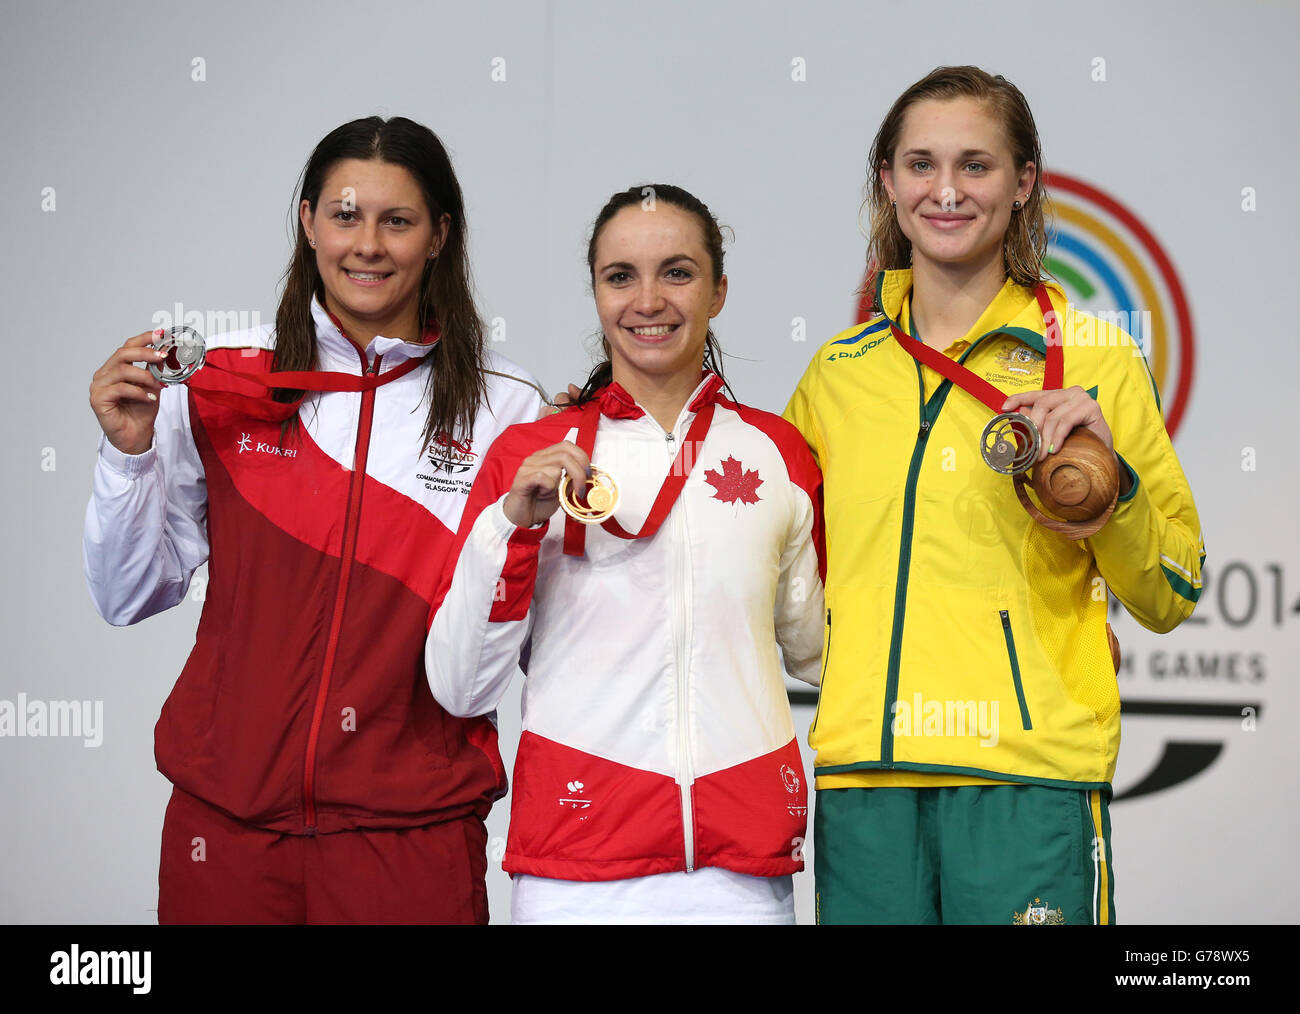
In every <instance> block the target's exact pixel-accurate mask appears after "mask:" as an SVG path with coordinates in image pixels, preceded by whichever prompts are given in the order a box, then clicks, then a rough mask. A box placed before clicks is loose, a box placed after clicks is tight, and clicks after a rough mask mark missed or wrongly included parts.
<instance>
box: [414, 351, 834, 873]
mask: <svg viewBox="0 0 1300 1014" xmlns="http://www.w3.org/2000/svg"><path fill="white" fill-rule="evenodd" d="M720 387H721V381H720V380H719V379H718V378H717V377H716V376H714V375H712V374H708V375H706V377H705V379H704V380H703V382H702V383H701V384H700V386H699V388H697V390H696V391H695V393H694V394H693V395H692V397H691V399H690V400H689V402H688V404H687V406H686V407H685V408H684V409H683V410H682V413H681V415H680V417H679V418H678V420H677V423H676V425H675V426H674V427H673V430H672V432H670V433H667V434H665V432H664V431H663V429H661V428H660V426H659V425H658V423H656V422H655V420H654V419H653V418H652V417H651V416H649V415H648V414H647V413H645V412H644V411H643V410H642V409H641V407H640V406H639V405H637V404H636V403H635V402H634V401H633V400H632V398H631V397H630V396H629V395H628V394H627V393H626V392H625V391H624V390H623V389H622V388H621V387H619V386H618V385H617V384H613V385H610V386H609V387H607V388H605V389H604V392H603V393H602V394H600V395H598V399H599V405H600V409H601V413H602V414H601V417H600V420H599V425H598V429H597V432H596V437H595V444H594V447H593V449H592V455H591V457H592V460H593V462H594V463H595V464H596V465H598V466H600V467H601V468H603V469H607V470H608V471H609V472H611V473H612V474H613V475H614V476H615V477H616V478H617V480H618V488H619V495H620V500H619V505H618V509H617V511H616V514H615V517H616V520H618V521H619V523H620V524H622V526H623V527H624V528H625V529H627V530H628V531H629V532H637V531H639V530H640V528H641V522H642V520H643V519H644V518H646V516H647V514H648V513H649V512H650V508H651V504H652V502H653V501H654V499H655V496H656V494H657V493H658V492H659V489H660V487H661V485H662V484H663V481H664V479H665V476H666V475H667V473H668V472H669V470H670V468H671V467H672V463H673V461H674V459H675V457H676V455H677V453H678V449H679V447H680V446H681V443H682V441H683V439H684V437H685V434H686V433H687V431H688V429H689V428H690V425H691V423H692V422H693V421H694V419H695V415H696V413H697V412H698V411H699V410H700V409H701V408H702V407H703V406H704V405H706V404H707V403H708V402H710V401H712V402H714V403H715V410H714V416H713V421H712V425H711V426H710V428H709V430H708V433H707V435H706V436H705V438H704V440H703V442H702V443H701V444H700V445H699V446H698V447H696V448H695V449H694V450H695V453H694V455H693V457H694V467H693V469H692V470H691V472H690V475H689V479H688V481H687V482H686V485H685V487H684V489H683V490H682V492H681V495H680V497H679V499H678V500H677V502H676V503H675V504H674V505H673V507H672V510H671V511H670V512H669V513H668V515H667V517H666V519H665V520H664V521H663V524H662V526H661V527H660V528H659V530H658V532H657V533H656V534H655V535H654V536H652V537H649V538H645V539H638V540H633V541H628V540H625V539H621V538H617V537H615V536H614V535H611V534H610V533H609V532H607V531H606V530H605V529H604V528H603V527H601V526H598V525H593V526H590V527H589V528H588V529H587V531H586V547H585V548H586V552H585V556H572V555H565V554H564V551H563V549H564V535H565V524H566V521H567V518H566V515H565V514H564V513H563V512H561V511H556V513H555V514H554V515H553V516H552V517H551V518H550V520H549V522H548V523H547V524H546V525H544V526H538V527H536V528H531V529H521V528H516V527H515V526H514V525H513V524H511V523H510V521H509V520H508V519H507V518H506V516H505V511H504V509H503V506H502V505H503V503H504V499H505V497H504V494H505V493H506V492H507V491H508V490H509V488H510V485H511V483H512V481H513V480H514V477H515V474H516V472H517V471H518V468H519V465H520V463H521V462H522V461H523V459H524V458H526V457H527V456H528V455H529V454H532V453H533V452H535V451H537V450H539V449H541V448H543V447H548V446H550V445H552V444H555V443H558V442H560V441H561V440H566V439H567V440H574V439H575V436H576V433H577V429H578V422H579V420H580V418H581V415H582V411H583V410H582V409H568V410H566V411H564V412H561V413H559V414H557V415H553V416H550V417H548V418H546V419H542V420H539V421H537V422H534V423H531V424H525V425H520V426H512V427H511V428H510V429H508V430H507V431H506V432H505V433H504V434H503V435H502V436H501V437H500V438H499V439H498V440H497V442H496V443H495V444H493V445H492V448H491V450H490V451H489V452H488V456H487V460H486V461H485V463H484V466H483V471H482V472H481V473H480V475H479V478H478V479H477V481H476V483H475V486H474V492H473V494H472V495H471V498H470V506H469V507H468V508H467V510H466V513H465V518H464V520H463V521H462V534H463V535H464V536H466V542H465V545H464V547H463V549H462V551H461V554H460V557H459V559H458V561H457V564H456V570H455V573H454V577H453V579H452V582H451V588H450V590H449V591H448V593H447V595H446V597H445V598H444V600H443V604H442V606H441V608H440V609H439V611H438V613H437V615H436V616H435V618H434V622H433V626H432V628H431V630H430V632H429V642H428V649H427V652H426V656H425V665H426V669H427V670H428V673H429V681H430V685H431V687H432V688H433V693H434V696H435V697H436V698H437V699H438V701H439V702H440V703H441V704H442V705H443V707H444V708H446V709H447V710H448V711H450V712H451V713H452V714H457V715H482V714H485V713H487V712H490V711H492V710H493V709H494V708H495V707H496V705H497V703H498V701H499V700H500V699H501V697H502V695H503V694H504V692H505V690H506V687H507V686H508V684H509V682H510V680H511V677H512V676H513V675H514V673H515V671H516V668H517V667H518V665H519V661H520V653H521V650H523V649H524V647H525V644H526V643H527V642H529V641H531V646H530V650H529V655H528V660H527V666H526V671H527V680H526V682H525V685H524V714H523V730H524V731H523V735H522V737H521V739H520V742H519V752H518V755H517V757H516V761H515V769H514V789H513V793H514V794H513V801H512V809H511V816H510V833H509V839H508V842H507V845H506V853H505V858H504V867H505V869H506V871H507V872H509V873H512V874H514V873H526V874H534V875H537V876H542V877H554V878H559V879H566V880H617V879H623V878H629V877H641V876H647V875H651V874H657V873H666V872H672V871H690V870H692V869H695V868H697V867H704V866H720V867H725V868H726V869H729V870H734V871H736V872H739V873H747V874H751V875H756V876H780V875H786V874H790V873H793V872H795V871H796V870H799V869H801V868H802V865H803V863H802V859H801V858H799V857H800V856H801V854H802V850H801V849H800V848H799V845H800V844H801V841H802V839H803V837H804V834H805V828H806V819H807V806H808V796H807V778H806V775H805V772H804V769H803V764H802V760H801V758H800V754H799V747H798V743H797V742H796V740H795V735H794V727H793V723H792V720H791V716H790V705H789V700H788V697H787V695H786V689H785V683H784V679H783V677H782V672H781V669H782V663H781V658H780V656H779V655H778V644H779V645H780V649H781V652H782V653H783V654H784V664H785V669H786V671H787V672H789V674H790V675H791V676H793V677H795V678H797V679H800V680H803V681H805V682H807V683H811V684H816V683H817V682H818V680H819V668H820V663H821V650H822V630H823V622H822V611H823V610H822V573H821V567H820V557H821V554H820V552H819V548H820V540H821V535H820V533H821V475H820V473H819V472H818V469H817V466H816V464H815V463H814V461H813V459H812V455H811V454H810V453H809V452H808V448H807V445H806V444H805V443H804V441H803V439H802V438H801V437H800V436H799V434H798V432H797V431H796V430H795V429H794V428H793V427H792V426H790V425H789V424H788V423H786V422H785V421H784V420H783V419H781V418H779V417H778V416H775V415H772V414H769V413H767V412H761V411H758V410H756V409H752V408H747V407H745V406H742V405H737V404H735V403H733V402H731V401H728V400H726V399H724V398H722V397H720V395H719V393H718V392H719V388H720ZM476 515H477V518H476ZM471 525H472V527H470V526H471Z"/></svg>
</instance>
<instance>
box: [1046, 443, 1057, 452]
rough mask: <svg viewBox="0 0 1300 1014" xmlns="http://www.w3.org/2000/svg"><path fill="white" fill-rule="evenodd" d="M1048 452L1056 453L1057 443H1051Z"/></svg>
mask: <svg viewBox="0 0 1300 1014" xmlns="http://www.w3.org/2000/svg"><path fill="white" fill-rule="evenodd" d="M1047 453H1048V454H1055V453H1056V445H1055V444H1052V445H1050V446H1049V447H1048V448H1047Z"/></svg>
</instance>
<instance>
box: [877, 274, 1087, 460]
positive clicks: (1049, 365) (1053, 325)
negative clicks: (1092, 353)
mask: <svg viewBox="0 0 1300 1014" xmlns="http://www.w3.org/2000/svg"><path fill="white" fill-rule="evenodd" d="M1034 298H1035V299H1036V300H1038V307H1039V309H1040V310H1041V311H1042V314H1043V329H1044V332H1045V333H1044V336H1043V343H1044V346H1045V349H1046V359H1047V362H1046V364H1045V366H1044V369H1043V390H1044V391H1057V390H1060V388H1061V384H1062V382H1063V380H1064V376H1065V362H1064V356H1063V354H1062V351H1061V348H1062V345H1063V341H1062V337H1061V326H1060V321H1059V320H1058V318H1057V313H1056V310H1055V309H1053V307H1052V301H1051V300H1050V299H1049V298H1048V296H1047V288H1046V286H1044V285H1043V284H1042V282H1039V283H1038V285H1037V286H1036V287H1035V289H1034ZM889 329H890V330H891V331H892V332H893V333H894V337H895V338H896V339H897V340H898V344H899V345H900V346H902V348H903V351H904V352H906V353H907V354H908V355H909V356H911V357H912V358H913V359H915V360H917V361H918V362H920V363H923V364H925V365H926V366H928V367H930V368H931V369H932V370H934V371H935V372H936V373H938V374H940V375H941V376H943V377H946V378H947V379H948V380H951V381H952V382H953V383H954V384H956V385H957V386H958V387H960V388H961V389H962V390H963V391H965V392H966V393H967V394H970V395H973V396H974V397H976V398H978V399H979V400H980V401H982V402H983V403H984V404H985V405H987V406H988V407H989V408H990V409H992V410H993V412H994V417H993V419H992V420H990V422H989V424H988V426H986V427H985V429H984V434H983V436H982V437H981V438H980V453H981V455H982V456H983V458H984V460H985V462H987V463H988V465H989V467H990V468H992V469H993V470H994V471H996V472H1001V473H1003V474H1004V475H1018V474H1020V473H1023V472H1025V471H1027V470H1028V469H1029V468H1030V467H1032V466H1033V463H1034V461H1035V460H1036V459H1037V457H1038V447H1039V444H1038V428H1037V427H1036V426H1035V425H1034V424H1033V421H1032V420H1031V419H1030V418H1029V417H1028V416H1026V415H1022V414H1020V413H1019V412H1003V411H1002V406H1003V405H1004V404H1005V403H1006V400H1007V397H1008V395H1007V394H1006V393H1005V392H1003V391H999V390H998V389H997V388H996V387H994V386H993V385H992V384H990V383H989V382H988V381H987V380H985V379H984V378H983V377H981V376H979V375H978V374H977V373H975V372H973V371H971V370H969V369H967V368H966V367H965V366H963V365H962V364H961V363H959V362H957V361H956V360H955V359H950V358H949V357H948V356H946V355H944V354H943V353H942V352H940V351H939V350H938V349H936V348H932V347H931V346H929V345H926V344H925V342H923V341H921V340H920V339H919V338H913V337H912V336H911V335H905V334H903V332H902V331H901V330H900V329H899V327H898V325H897V324H895V323H894V322H893V321H892V320H891V321H890V322H889ZM991 441H992V442H993V443H990V442H991Z"/></svg>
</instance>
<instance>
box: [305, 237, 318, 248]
mask: <svg viewBox="0 0 1300 1014" xmlns="http://www.w3.org/2000/svg"><path fill="white" fill-rule="evenodd" d="M307 245H308V246H309V247H311V248H312V249H313V250H315V249H316V241H315V240H314V239H309V240H307Z"/></svg>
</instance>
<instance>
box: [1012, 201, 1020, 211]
mask: <svg viewBox="0 0 1300 1014" xmlns="http://www.w3.org/2000/svg"><path fill="white" fill-rule="evenodd" d="M1011 207H1012V210H1014V211H1019V210H1020V202H1019V201H1012V202H1011Z"/></svg>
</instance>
